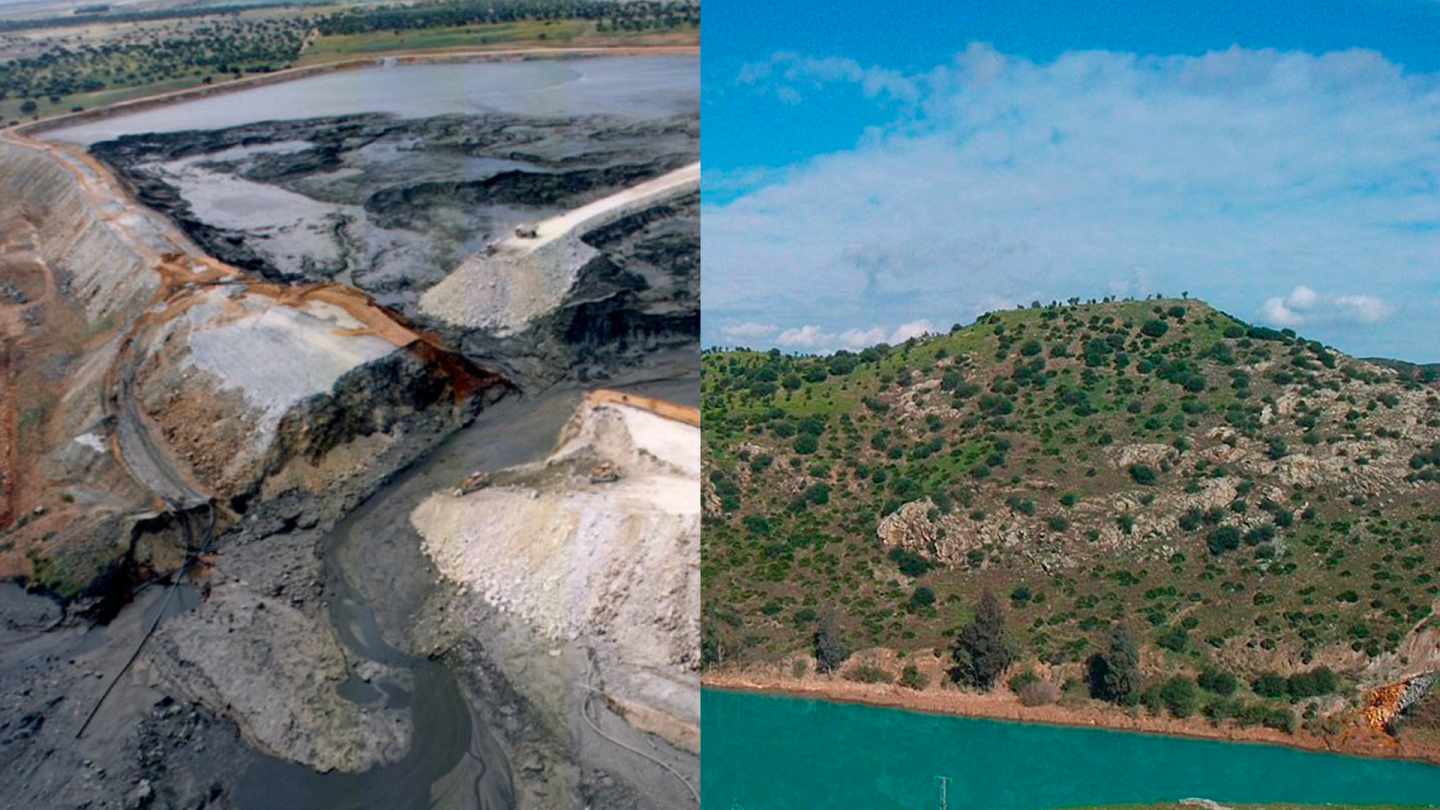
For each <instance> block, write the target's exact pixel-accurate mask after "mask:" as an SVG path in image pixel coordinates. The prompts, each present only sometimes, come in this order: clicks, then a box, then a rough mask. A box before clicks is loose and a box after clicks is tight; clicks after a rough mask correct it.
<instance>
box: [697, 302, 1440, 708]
mask: <svg viewBox="0 0 1440 810" xmlns="http://www.w3.org/2000/svg"><path fill="white" fill-rule="evenodd" d="M702 397H703V412H704V413H703V415H704V420H705V432H704V443H705V445H704V452H705V463H706V480H705V493H704V497H705V520H706V523H705V531H704V539H703V550H702V557H703V577H704V583H705V592H704V601H705V606H706V613H705V634H706V635H705V638H706V644H705V654H706V660H707V664H708V665H712V666H713V665H715V664H716V663H725V664H727V665H736V664H739V665H744V664H747V663H757V664H758V663H763V662H767V661H780V660H784V659H786V658H787V656H791V655H794V654H796V653H797V652H805V651H808V650H810V649H811V648H812V647H813V644H814V639H815V634H816V632H817V626H818V625H817V622H818V621H819V620H820V619H821V618H822V617H824V616H826V614H831V615H832V616H833V619H834V623H835V627H836V628H837V632H838V634H839V635H841V636H842V637H843V640H844V642H845V646H846V647H847V648H848V649H861V648H867V647H881V648H886V649H888V650H895V651H898V652H899V653H900V654H901V655H902V656H922V657H923V656H926V655H927V653H928V654H933V656H934V658H936V659H942V660H948V657H949V648H950V645H951V644H952V643H953V641H954V639H955V637H956V634H957V633H958V632H959V631H960V629H961V628H962V627H963V626H965V625H966V624H967V623H968V622H969V621H970V620H971V617H972V615H973V606H974V604H975V602H976V599H977V596H978V594H979V593H980V592H981V591H982V590H986V589H988V590H991V591H992V592H994V593H995V594H996V595H998V596H999V597H1000V599H1001V602H1002V603H1003V604H1004V607H1005V611H1006V619H1005V621H1006V626H1007V633H1008V636H1009V643H1010V645H1011V647H1012V649H1013V651H1014V653H1015V655H1016V658H1017V660H1020V661H1026V660H1029V661H1033V662H1035V663H1037V664H1042V665H1053V666H1057V667H1062V666H1072V669H1073V665H1078V664H1081V663H1082V662H1085V661H1086V659H1087V658H1089V657H1090V656H1091V655H1092V654H1093V653H1096V652H1097V651H1101V650H1103V649H1105V648H1106V646H1107V644H1108V641H1107V639H1108V638H1109V636H1110V633H1111V631H1112V628H1113V627H1115V626H1116V625H1123V626H1125V627H1126V628H1127V629H1128V630H1129V631H1130V633H1131V635H1132V636H1133V638H1134V640H1135V641H1136V643H1137V644H1138V646H1139V647H1140V648H1141V651H1142V653H1143V658H1144V661H1145V669H1146V672H1147V676H1153V677H1159V676H1162V675H1166V674H1168V673H1178V674H1181V675H1187V676H1189V675H1194V674H1195V673H1198V672H1200V671H1202V670H1204V669H1207V668H1213V669H1215V670H1218V671H1223V672H1228V673H1232V674H1233V675H1235V676H1237V677H1238V678H1239V681H1240V683H1241V685H1242V688H1241V690H1240V694H1242V695H1243V694H1246V692H1247V690H1246V689H1245V686H1244V685H1245V684H1247V683H1249V682H1250V681H1251V680H1254V679H1258V678H1259V677H1260V676H1261V675H1262V674H1265V673H1267V672H1269V671H1271V670H1274V671H1277V672H1279V673H1281V674H1293V673H1297V672H1299V673H1301V674H1302V676H1303V675H1304V674H1305V673H1306V672H1308V671H1309V669H1310V668H1313V667H1318V666H1320V665H1321V664H1322V663H1323V664H1324V665H1325V666H1326V667H1329V668H1333V670H1334V671H1336V672H1339V673H1340V674H1341V676H1342V678H1343V679H1344V681H1345V685H1342V686H1340V687H1339V688H1340V690H1341V692H1342V693H1348V694H1352V695H1353V693H1354V690H1353V688H1351V687H1353V686H1354V684H1355V683H1356V682H1363V683H1365V684H1366V685H1373V684H1374V683H1377V682H1381V681H1384V680H1386V679H1400V678H1404V677H1408V676H1410V675H1414V674H1417V673H1418V672H1420V671H1425V670H1426V668H1427V667H1428V668H1430V669H1440V660H1428V659H1423V660H1422V658H1417V657H1415V656H1414V655H1413V653H1414V652H1415V650H1413V649H1411V647H1412V646H1414V644H1415V640H1416V639H1417V634H1418V633H1420V632H1422V631H1423V630H1424V629H1425V628H1426V627H1427V624H1428V623H1430V622H1431V621H1432V620H1431V619H1430V618H1429V617H1430V616H1431V615H1432V610H1433V607H1434V604H1435V602H1436V598H1437V595H1440V580H1437V578H1436V577H1437V575H1440V567H1437V564H1440V498H1437V496H1440V392H1437V389H1436V388H1435V387H1433V386H1428V385H1425V384H1423V383H1421V382H1420V381H1419V379H1418V378H1417V377H1415V376H1414V375H1402V374H1401V373H1398V372H1397V371H1396V370H1394V369H1392V368H1387V367H1384V366H1381V365H1377V364H1375V363H1370V362H1365V361H1359V360H1355V359H1352V358H1349V357H1346V356H1345V355H1343V354H1341V353H1340V352H1338V351H1336V350H1335V349H1333V348H1330V347H1326V346H1323V345H1321V344H1319V343H1316V342H1311V341H1306V340H1304V339H1302V338H1300V337H1297V336H1296V335H1294V334H1293V333H1291V332H1290V331H1288V330H1286V331H1275V330H1272V329H1267V328H1262V327H1254V326H1251V325H1248V324H1245V323H1243V322H1241V321H1238V320H1236V319H1234V318H1232V317H1230V316H1228V315H1225V314H1223V313H1221V312H1218V311H1216V310H1214V309H1212V308H1211V307H1209V306H1208V305H1206V304H1204V303H1202V302H1199V301H1194V300H1149V301H1126V302H1114V303H1109V302H1107V303H1097V304H1078V303H1071V304H1069V305H1051V306H1049V307H1032V308H1030V309H1024V310H1018V311H1007V312H1000V313H995V314H990V315H986V316H982V317H981V318H979V319H978V320H977V321H976V322H975V323H974V324H972V325H970V326H966V327H963V328H962V327H958V326H957V327H956V328H954V329H952V330H951V331H950V333H949V334H946V335H939V336H933V337H929V338H923V339H917V340H912V341H909V342H907V343H906V344H904V345H901V346H895V347H888V346H877V347H874V348H870V349H866V350H865V351H862V352H859V353H850V352H839V353H837V354H834V355H830V356H825V357H810V356H787V355H784V354H781V353H780V352H778V351H771V352H768V353H764V352H753V351H743V350H741V351H712V352H708V353H707V354H706V356H705V357H704V359H703V378H702ZM1437 624H1440V623H1437ZM1437 630H1440V628H1437ZM1431 646H1432V647H1433V644H1432V645H1431ZM1431 655H1432V657H1433V652H1432V654H1431ZM912 660H915V659H912ZM894 674H896V673H878V674H877V673H868V674H867V677H875V678H884V677H889V676H893V675H894ZM1212 674H1213V673H1212ZM1325 678H1326V679H1327V680H1328V679H1329V674H1328V673H1327V674H1326V676H1325ZM1273 683H1274V682H1273V681H1270V682H1266V683H1262V684H1260V685H1259V686H1258V687H1257V688H1258V689H1259V691H1261V692H1269V691H1273V689H1271V688H1270V687H1272V686H1273ZM1072 685H1073V684H1072ZM1327 686H1328V687H1332V688H1333V687H1334V686H1335V685H1334V684H1328V683H1327ZM1281 691H1282V692H1283V691H1284V690H1283V689H1282V690H1281ZM1308 691H1313V690H1309V689H1307V688H1306V687H1304V686H1302V687H1300V688H1299V690H1298V694H1301V696H1305V697H1308V696H1309V695H1307V694H1305V693H1306V692H1308Z"/></svg>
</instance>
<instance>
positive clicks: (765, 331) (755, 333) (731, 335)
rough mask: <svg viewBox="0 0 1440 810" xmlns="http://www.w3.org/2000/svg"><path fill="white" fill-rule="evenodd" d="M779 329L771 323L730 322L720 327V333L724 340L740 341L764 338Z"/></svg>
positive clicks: (772, 334)
mask: <svg viewBox="0 0 1440 810" xmlns="http://www.w3.org/2000/svg"><path fill="white" fill-rule="evenodd" d="M779 331H780V327H778V326H776V325H775V324H773V323H755V322H754V321H743V322H740V323H731V324H726V325H725V326H722V327H720V334H722V335H724V336H725V339H726V340H728V341H731V342H741V343H743V342H746V341H757V340H764V339H766V338H769V337H772V336H774V334H775V333H776V332H779Z"/></svg>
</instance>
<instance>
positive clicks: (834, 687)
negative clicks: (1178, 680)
mask: <svg viewBox="0 0 1440 810" xmlns="http://www.w3.org/2000/svg"><path fill="white" fill-rule="evenodd" d="M701 687H702V688H703V689H706V690H710V691H715V692H733V693H741V694H757V695H769V696H772V697H789V698H798V699H802V700H814V701H821V702H825V703H833V704H840V705H859V706H871V707H876V708H883V709H896V710H899V711H904V712H911V713H915V714H924V715H930V716H935V717H963V718H971V719H978V720H996V721H1002V722H1009V723H1016V724H1021V725H1038V726H1052V727H1060V728H1088V729H1098V730H1103V731H1115V732H1123V733H1131V734H1141V735H1148V736H1157V737H1175V738H1182V739H1193V740H1207V741H1210V742H1229V743H1243V744H1250V745H1264V746H1270V747H1276V748H1289V749H1292V750H1297V751H1305V752H1310V753H1323V754H1335V755H1338V756H1346V757H1352V758H1356V759H1364V760H1386V761H1398V762H1413V763H1416V764H1420V765H1427V766H1431V767H1440V750H1435V749H1429V748H1425V749H1421V748H1418V747H1416V746H1408V747H1407V746H1402V744H1401V743H1400V742H1399V741H1397V740H1395V739H1394V738H1391V737H1388V736H1383V735H1380V734H1378V733H1377V734H1374V735H1370V736H1367V737H1364V738H1360V737H1358V736H1357V735H1353V734H1351V735H1345V736H1340V737H1335V738H1328V737H1322V736H1319V735H1316V734H1311V733H1309V732H1305V731H1297V732H1296V733H1295V734H1293V735H1292V734H1284V733H1282V732H1279V731H1275V730H1274V729H1269V728H1264V727H1253V728H1234V727H1220V728H1217V727H1214V726H1212V725H1210V723H1209V721H1207V720H1205V719H1203V718H1198V719H1197V718H1190V719H1187V720H1178V719H1175V718H1169V717H1147V716H1144V715H1143V713H1141V714H1138V715H1136V716H1131V715H1129V714H1127V713H1125V712H1123V711H1121V710H1107V709H1101V708H1093V707H1086V708H1084V709H1080V710H1072V709H1066V708H1063V707H1061V706H1059V705H1054V704H1052V705H1049V706H1033V707H1032V706H1023V705H1021V704H1020V702H1019V699H1018V698H1015V697H1014V696H1013V695H1010V694H1008V693H1005V694H990V695H981V694H975V693H969V692H962V691H959V690H946V691H940V690H936V689H926V690H922V691H915V690H911V689H906V688H905V687H901V686H897V685H894V684H864V683H857V682H854V681H844V680H839V679H836V680H824V679H819V678H815V677H813V676H812V677H808V678H805V679H796V678H789V677H784V676H780V675H775V674H770V673H756V672H753V671H752V672H736V671H728V672H723V673H707V674H706V675H704V676H703V677H702V678H701Z"/></svg>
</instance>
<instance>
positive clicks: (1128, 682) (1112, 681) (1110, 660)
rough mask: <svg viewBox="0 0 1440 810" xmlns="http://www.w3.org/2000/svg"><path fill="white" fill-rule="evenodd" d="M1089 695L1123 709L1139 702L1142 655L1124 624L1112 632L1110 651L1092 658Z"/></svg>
mask: <svg viewBox="0 0 1440 810" xmlns="http://www.w3.org/2000/svg"><path fill="white" fill-rule="evenodd" d="M1090 694H1091V695H1093V696H1094V697H1097V698H1099V699H1100V700H1108V701H1110V702H1111V703H1118V704H1120V705H1122V706H1134V705H1135V704H1136V702H1138V701H1139V699H1140V652H1139V650H1137V649H1136V648H1135V640H1134V639H1132V638H1131V637H1130V632H1129V631H1128V630H1126V629H1125V626H1124V625H1116V626H1115V629H1114V630H1112V631H1111V633H1110V649H1108V650H1106V651H1105V652H1103V653H1096V654H1095V655H1093V656H1091V657H1090Z"/></svg>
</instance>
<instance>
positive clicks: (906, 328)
mask: <svg viewBox="0 0 1440 810" xmlns="http://www.w3.org/2000/svg"><path fill="white" fill-rule="evenodd" d="M933 332H935V327H934V326H932V325H931V324H930V322H929V321H927V320H918V321H911V322H909V323H902V324H900V325H899V326H897V327H895V328H894V329H892V330H889V331H886V329H885V328H884V327H880V326H875V327H871V328H869V329H846V330H844V331H843V332H827V331H825V330H824V329H822V328H821V327H819V326H816V325H814V324H806V325H805V326H800V327H796V328H794V329H786V330H785V331H784V332H781V333H780V335H779V336H778V337H776V338H775V343H776V344H778V345H780V346H784V347H786V348H789V349H797V350H800V351H807V352H828V351H833V350H835V349H863V348H865V347H867V346H874V345H875V344H877V343H890V344H896V343H904V342H905V341H907V340H909V339H910V338H915V337H921V336H923V335H927V334H931V333H933Z"/></svg>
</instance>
